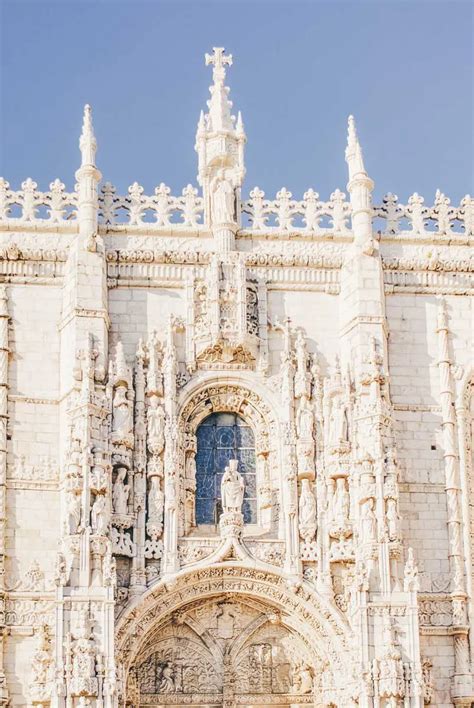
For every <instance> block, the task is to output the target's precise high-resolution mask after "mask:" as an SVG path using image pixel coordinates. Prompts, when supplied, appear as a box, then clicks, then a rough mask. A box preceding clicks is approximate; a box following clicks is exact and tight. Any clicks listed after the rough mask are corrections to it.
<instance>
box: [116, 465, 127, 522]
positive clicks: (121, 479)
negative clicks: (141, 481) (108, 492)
mask: <svg viewBox="0 0 474 708" xmlns="http://www.w3.org/2000/svg"><path fill="white" fill-rule="evenodd" d="M126 475H127V469H126V468H125V467H119V468H118V470H117V478H116V480H115V483H114V486H113V489H112V502H113V505H114V512H115V513H116V514H128V497H129V495H130V485H128V484H125V477H126Z"/></svg>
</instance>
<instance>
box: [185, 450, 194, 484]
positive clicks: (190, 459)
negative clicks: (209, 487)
mask: <svg viewBox="0 0 474 708" xmlns="http://www.w3.org/2000/svg"><path fill="white" fill-rule="evenodd" d="M186 479H189V480H195V479H196V458H195V456H194V453H191V454H188V456H187V458H186Z"/></svg>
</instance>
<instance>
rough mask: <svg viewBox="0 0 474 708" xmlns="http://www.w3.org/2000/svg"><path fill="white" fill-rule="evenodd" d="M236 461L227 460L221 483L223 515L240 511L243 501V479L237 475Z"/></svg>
mask: <svg viewBox="0 0 474 708" xmlns="http://www.w3.org/2000/svg"><path fill="white" fill-rule="evenodd" d="M238 464H239V463H238V461H237V460H229V464H228V466H227V467H226V468H225V472H224V475H223V477H222V483H221V496H222V509H223V510H224V512H225V513H227V512H232V511H234V512H235V511H241V510H242V502H243V500H244V486H245V485H244V479H243V477H242V475H241V474H240V473H239V471H238V469H237V466H238Z"/></svg>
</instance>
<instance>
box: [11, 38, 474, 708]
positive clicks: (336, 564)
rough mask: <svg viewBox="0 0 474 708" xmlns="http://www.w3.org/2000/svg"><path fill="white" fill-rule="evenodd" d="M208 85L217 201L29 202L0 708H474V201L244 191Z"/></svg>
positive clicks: (23, 211) (201, 141)
mask: <svg viewBox="0 0 474 708" xmlns="http://www.w3.org/2000/svg"><path fill="white" fill-rule="evenodd" d="M206 64H210V65H212V72H213V81H212V85H211V87H210V99H209V101H208V103H207V105H208V112H207V113H206V114H204V113H201V117H200V119H199V123H198V128H197V133H196V144H195V149H196V152H197V156H198V183H199V186H200V190H199V191H198V189H196V188H194V187H193V186H191V185H188V186H187V187H185V188H184V189H183V191H182V194H181V196H177V197H176V196H173V195H171V193H170V189H169V188H168V187H167V186H166V185H165V184H163V183H162V184H160V185H159V186H158V187H157V188H156V189H155V191H154V194H152V195H147V194H145V193H144V190H143V188H142V187H141V186H140V185H139V184H137V183H136V182H135V183H133V184H132V185H131V187H130V188H129V189H128V193H127V194H126V195H120V194H118V193H117V191H116V189H115V188H114V186H113V185H112V184H110V183H109V182H106V183H103V182H102V181H101V178H102V176H101V173H100V171H99V169H98V167H97V165H96V147H97V146H96V140H95V137H94V130H93V124H92V115H91V109H90V107H89V106H86V107H85V111H84V121H83V127H82V134H81V137H80V153H81V165H80V167H79V169H78V170H77V172H76V181H77V184H76V189H75V191H74V192H72V193H71V192H67V191H66V190H65V187H64V185H63V184H62V183H61V182H60V181H59V180H58V179H57V180H55V181H54V182H52V183H51V185H50V190H49V191H47V192H41V191H39V190H38V186H37V184H36V183H35V182H33V181H32V180H31V179H27V180H26V181H25V182H23V184H22V185H21V190H20V191H14V189H13V188H12V187H10V185H9V184H8V182H7V181H6V180H4V179H1V180H0V280H1V286H0V406H1V407H0V420H1V426H0V491H1V493H0V539H1V541H0V543H1V545H0V547H1V553H0V564H1V568H0V596H1V612H0V625H1V637H2V639H1V644H0V647H1V651H0V705H3V706H12V707H19V706H28V707H30V708H31V707H32V706H37V707H38V708H39V707H42V708H119V707H121V708H152V706H195V707H198V706H201V707H202V708H204V707H205V708H221V707H222V708H231V707H232V708H233V707H234V706H235V707H236V706H247V708H249V707H250V706H275V705H276V706H281V708H285V707H286V708H289V707H290V706H292V707H294V708H296V707H299V706H302V705H306V706H315V707H318V708H322V707H323V706H324V707H332V708H335V707H337V708H355V707H356V706H360V707H361V708H397V707H400V708H402V707H403V708H408V707H413V708H422V706H424V705H426V704H429V705H431V706H437V707H438V708H448V706H449V707H451V706H458V707H464V708H467V707H469V706H471V704H472V702H473V701H474V686H473V675H472V659H473V656H472V641H471V637H472V632H473V616H474V615H473V604H472V602H473V594H472V593H473V588H472V581H473V576H472V560H473V553H474V512H473V504H474V489H473V488H472V487H473V479H474V477H473V474H474V470H473V453H472V447H473V444H472V443H473V439H474V393H473V391H474V368H473V362H472V331H473V303H472V290H473V276H472V273H473V270H474V265H473V260H472V255H471V259H470V246H472V242H473V239H474V200H473V199H472V198H471V197H470V196H466V197H465V198H464V199H463V200H462V201H461V203H460V204H459V205H458V206H454V205H452V204H451V203H450V200H449V199H448V198H447V197H446V196H445V195H444V194H442V193H441V192H439V191H438V192H437V193H436V198H435V200H434V203H433V205H432V206H429V205H427V204H425V202H424V200H423V198H422V197H421V196H419V195H418V194H414V195H413V196H411V197H410V198H409V199H408V202H407V204H401V203H399V201H398V198H397V197H396V196H395V195H394V194H388V195H387V196H386V197H384V199H383V201H382V203H381V204H373V203H372V199H371V193H372V190H373V187H374V183H373V181H372V179H371V178H370V177H369V175H368V173H367V171H366V168H365V166H364V161H363V156H362V151H361V147H360V144H359V140H358V137H357V132H356V127H355V123H354V119H353V118H352V117H350V118H349V124H348V139H347V149H346V155H345V158H346V162H347V167H348V184H347V194H348V196H346V194H344V193H343V192H342V191H340V190H339V189H336V190H335V191H334V192H333V193H332V194H331V195H330V197H329V199H328V200H327V201H323V200H322V199H321V198H320V196H319V194H318V193H317V192H316V191H314V190H313V189H308V190H307V191H306V192H305V194H304V195H303V198H302V199H295V198H294V197H293V195H292V194H291V193H290V192H289V191H288V190H287V189H285V188H282V189H281V190H280V191H279V192H278V194H277V195H276V198H274V199H271V198H268V197H266V195H265V194H264V192H263V191H262V190H261V189H259V188H258V187H255V188H254V189H252V190H251V191H250V192H248V191H246V190H244V189H243V184H244V177H245V161H244V149H245V144H246V135H245V129H244V125H243V121H242V118H241V116H240V114H238V117H237V118H234V117H233V116H232V115H231V106H232V104H231V102H230V100H229V96H228V94H229V89H228V88H227V87H226V85H225V76H226V66H228V65H230V64H231V57H230V56H229V55H226V54H225V53H224V50H223V49H221V48H217V49H214V51H213V53H212V54H211V55H206ZM440 170H441V167H440ZM440 176H441V175H440Z"/></svg>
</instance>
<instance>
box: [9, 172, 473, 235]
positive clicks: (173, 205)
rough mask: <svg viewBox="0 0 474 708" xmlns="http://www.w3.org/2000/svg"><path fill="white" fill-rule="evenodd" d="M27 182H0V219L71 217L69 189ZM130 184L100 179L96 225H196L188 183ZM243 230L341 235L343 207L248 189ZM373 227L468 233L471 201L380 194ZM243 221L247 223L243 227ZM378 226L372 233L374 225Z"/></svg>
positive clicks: (199, 207) (57, 220) (336, 197)
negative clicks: (151, 187)
mask: <svg viewBox="0 0 474 708" xmlns="http://www.w3.org/2000/svg"><path fill="white" fill-rule="evenodd" d="M37 186H38V185H37V184H36V182H34V181H33V180H32V179H30V178H28V179H27V180H25V181H24V182H23V183H22V185H21V187H22V189H21V190H18V191H14V190H12V189H10V185H9V183H8V182H7V181H6V180H4V179H3V178H1V177H0V222H7V223H8V222H11V221H14V222H20V223H40V224H45V223H49V224H62V223H66V222H69V221H76V220H77V207H78V195H77V192H66V190H65V187H64V184H63V183H62V182H61V181H60V180H59V179H55V180H54V182H51V184H50V185H49V188H50V191H49V192H41V191H39V190H38V189H37ZM143 192H144V189H143V187H142V186H141V185H139V184H138V183H137V182H134V183H133V184H132V185H131V186H130V187H129V188H128V194H127V195H125V196H120V195H118V194H117V193H116V189H115V187H114V186H113V185H112V184H110V182H106V183H105V184H104V185H103V186H102V188H101V190H100V194H99V222H100V223H102V224H105V225H106V226H114V225H129V226H142V225H143V226H145V225H146V226H147V227H152V228H156V227H158V228H165V229H166V228H167V227H173V226H175V227H182V228H191V229H192V228H197V227H198V226H201V225H202V224H203V220H204V219H203V217H204V200H203V198H202V197H200V196H198V191H197V189H195V188H194V187H192V186H191V185H190V184H188V185H187V187H185V188H184V189H183V191H182V193H181V196H179V197H174V196H172V195H171V190H170V188H169V187H167V186H166V185H165V184H163V183H161V184H160V185H159V186H158V187H156V189H155V191H154V194H153V195H151V196H147V195H145V194H144V193H143ZM241 211H242V214H243V224H242V229H243V231H251V232H258V233H275V234H278V233H293V234H302V235H304V234H320V235H324V234H342V235H345V234H349V233H350V216H351V205H350V202H349V201H346V195H345V194H344V193H343V192H341V191H340V190H339V189H336V191H334V192H333V193H332V194H331V196H330V198H329V201H327V202H323V201H320V199H319V194H318V193H317V192H315V191H314V190H313V189H308V191H307V192H305V194H304V195H303V199H302V200H296V199H293V197H292V194H291V192H289V191H288V190H287V189H285V188H283V189H281V190H280V191H279V192H278V193H277V195H276V198H275V199H265V193H264V192H263V191H262V190H261V189H259V188H258V187H255V189H253V190H252V191H251V192H250V199H249V200H248V201H244V202H242V204H241ZM373 217H374V230H375V231H380V233H381V235H382V236H384V235H385V236H393V235H397V234H403V235H414V236H420V237H422V236H423V235H426V236H430V235H433V234H440V235H443V236H449V235H451V234H452V235H453V236H460V235H462V236H465V237H468V238H471V237H473V236H474V198H472V197H471V196H470V195H469V194H468V195H466V196H465V197H464V198H463V199H462V200H461V201H460V203H459V206H452V205H451V201H450V199H448V197H446V196H445V195H444V194H443V193H442V192H440V191H439V190H438V191H437V192H436V196H435V200H434V204H433V206H426V205H425V202H424V199H423V197H421V196H420V195H419V194H417V193H416V192H415V194H413V195H412V196H411V197H409V199H408V201H407V204H400V203H399V201H398V197H397V196H396V195H395V194H391V193H389V194H387V195H385V197H384V198H383V200H382V204H381V205H375V206H374V207H373ZM245 222H247V223H245ZM379 227H380V228H379Z"/></svg>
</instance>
